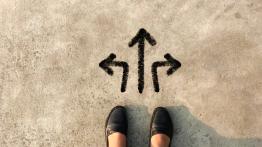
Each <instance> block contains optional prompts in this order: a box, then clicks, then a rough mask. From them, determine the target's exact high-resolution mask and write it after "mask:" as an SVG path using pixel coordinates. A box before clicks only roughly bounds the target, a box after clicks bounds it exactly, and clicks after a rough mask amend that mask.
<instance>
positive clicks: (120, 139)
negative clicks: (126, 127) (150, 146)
mask: <svg viewBox="0 0 262 147" xmlns="http://www.w3.org/2000/svg"><path fill="white" fill-rule="evenodd" d="M108 144H109V147H126V136H125V135H124V134H122V133H119V132H116V133H113V134H111V135H109V136H108Z"/></svg>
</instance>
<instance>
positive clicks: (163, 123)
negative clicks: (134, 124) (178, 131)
mask: <svg viewBox="0 0 262 147" xmlns="http://www.w3.org/2000/svg"><path fill="white" fill-rule="evenodd" d="M172 136H173V124H172V120H171V118H170V115H169V113H168V111H167V110H166V109H165V108H163V107H158V108H156V109H155V110H154V113H153V116H152V119H151V124H150V144H149V147H169V146H170V144H171V140H172Z"/></svg>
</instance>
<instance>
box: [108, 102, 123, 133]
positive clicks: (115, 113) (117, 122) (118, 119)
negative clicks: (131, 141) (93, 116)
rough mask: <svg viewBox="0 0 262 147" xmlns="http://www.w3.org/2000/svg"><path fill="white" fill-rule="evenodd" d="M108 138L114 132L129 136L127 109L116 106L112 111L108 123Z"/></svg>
mask: <svg viewBox="0 0 262 147" xmlns="http://www.w3.org/2000/svg"><path fill="white" fill-rule="evenodd" d="M106 131H107V136H109V135H110V134H112V133H114V132H120V133H122V134H125V135H126V134H127V117H126V109H125V108H124V107H123V106H116V107H115V108H113V109H112V111H111V113H110V114H109V116H108V119H107V123H106Z"/></svg>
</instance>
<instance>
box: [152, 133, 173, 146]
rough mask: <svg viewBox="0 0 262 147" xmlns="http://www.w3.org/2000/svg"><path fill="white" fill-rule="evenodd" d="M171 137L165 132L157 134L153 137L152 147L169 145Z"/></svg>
mask: <svg viewBox="0 0 262 147" xmlns="http://www.w3.org/2000/svg"><path fill="white" fill-rule="evenodd" d="M169 144H170V138H169V137H168V136H167V135H165V134H155V135H153V136H152V137H151V147H168V146H169Z"/></svg>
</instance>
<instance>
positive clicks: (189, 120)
mask: <svg viewBox="0 0 262 147" xmlns="http://www.w3.org/2000/svg"><path fill="white" fill-rule="evenodd" d="M168 110H169V112H170V114H171V117H172V120H173V123H174V132H175V133H174V137H173V142H172V146H171V147H262V139H259V138H246V139H237V138H226V137H223V136H221V135H219V134H217V132H216V131H215V130H214V129H213V128H211V127H209V126H207V125H206V124H204V123H202V122H201V121H200V120H198V119H197V118H196V117H194V116H193V115H192V114H191V113H190V112H189V111H188V109H187V108H186V107H185V106H177V107H168ZM127 111H128V120H129V132H128V145H129V147H146V146H148V142H149V140H148V136H149V122H150V119H151V115H150V114H149V113H148V109H147V107H145V106H142V105H138V106H135V105H129V106H127Z"/></svg>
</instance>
